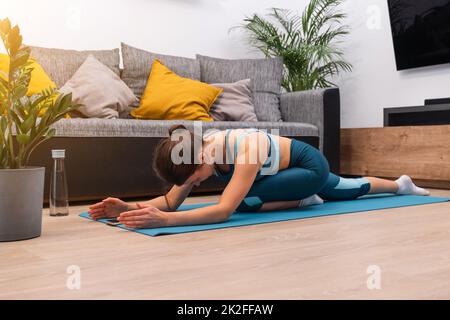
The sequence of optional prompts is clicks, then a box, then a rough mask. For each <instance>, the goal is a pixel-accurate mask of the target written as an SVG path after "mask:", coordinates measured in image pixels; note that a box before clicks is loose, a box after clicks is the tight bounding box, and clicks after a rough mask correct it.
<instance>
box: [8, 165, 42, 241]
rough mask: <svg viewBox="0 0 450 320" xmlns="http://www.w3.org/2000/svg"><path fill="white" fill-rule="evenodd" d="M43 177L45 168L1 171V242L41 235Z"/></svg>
mask: <svg viewBox="0 0 450 320" xmlns="http://www.w3.org/2000/svg"><path fill="white" fill-rule="evenodd" d="M44 174H45V168H43V167H42V168H41V167H27V168H24V169H0V241H16V240H25V239H31V238H36V237H39V236H40V235H41V230H42V207H43V199H44Z"/></svg>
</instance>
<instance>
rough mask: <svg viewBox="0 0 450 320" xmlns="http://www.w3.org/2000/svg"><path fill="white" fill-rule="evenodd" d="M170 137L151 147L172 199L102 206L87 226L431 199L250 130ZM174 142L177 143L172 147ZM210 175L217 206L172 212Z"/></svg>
mask: <svg viewBox="0 0 450 320" xmlns="http://www.w3.org/2000/svg"><path fill="white" fill-rule="evenodd" d="M169 134H170V137H168V138H167V139H164V140H162V141H161V142H160V143H159V144H158V146H157V147H156V150H155V156H154V160H153V169H154V171H155V172H156V174H157V175H158V176H159V177H160V178H161V179H162V180H164V181H165V182H167V183H170V184H173V187H172V188H171V189H170V191H169V192H167V194H165V195H164V196H160V197H157V198H155V199H152V200H149V201H147V202H142V203H136V204H127V203H125V202H123V201H122V200H120V199H117V198H107V199H104V200H103V201H102V202H99V203H96V204H94V205H92V206H91V207H90V209H89V215H90V216H91V218H93V219H101V218H115V217H117V218H118V221H119V222H120V223H122V224H124V225H125V226H126V227H128V228H156V227H164V226H179V225H196V224H208V223H217V222H223V221H226V220H227V219H228V218H229V217H230V216H231V214H232V213H233V212H235V211H240V212H257V211H259V212H262V211H272V210H283V209H291V208H296V207H305V206H309V205H317V204H321V203H323V201H324V200H332V201H337V200H350V199H356V198H358V197H360V196H363V195H365V194H376V193H386V192H387V193H395V194H399V195H404V194H414V195H424V196H425V195H429V194H430V193H429V191H427V190H425V189H422V188H419V187H417V186H416V185H415V184H414V183H413V182H412V180H411V178H410V177H409V176H407V175H402V176H401V177H400V178H398V179H397V180H395V181H391V180H385V179H380V178H375V177H361V178H343V177H340V176H337V175H335V174H333V173H331V172H330V169H329V164H328V161H327V160H326V158H325V157H324V156H323V155H322V154H321V153H320V151H319V150H318V149H316V148H315V147H313V146H311V145H309V144H307V143H304V142H302V141H298V140H295V139H289V138H286V137H281V136H278V135H273V134H270V133H266V132H264V131H261V130H259V129H255V128H250V129H228V130H223V131H213V132H210V133H209V134H206V135H204V136H202V137H199V136H197V135H194V134H193V133H192V132H190V131H188V130H187V129H186V128H185V127H184V126H183V125H177V126H173V127H171V128H170V130H169ZM175 134H176V135H177V136H178V137H179V139H178V140H177V139H173V138H174V137H175ZM180 137H181V139H180ZM196 145H197V146H198V145H199V146H201V147H200V148H198V147H196ZM211 175H216V176H217V177H218V178H219V179H221V180H223V181H225V182H227V186H226V188H225V190H224V191H223V193H222V195H221V197H220V199H219V201H218V203H217V204H214V205H210V206H205V207H201V208H196V209H192V210H187V211H176V210H177V208H178V207H179V206H180V205H181V204H182V203H183V201H184V200H185V199H186V197H187V196H188V195H189V193H190V191H191V189H192V188H193V187H194V186H199V185H200V183H201V182H202V181H204V180H206V179H207V178H209V177H210V176H211Z"/></svg>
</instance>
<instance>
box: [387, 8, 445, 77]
mask: <svg viewBox="0 0 450 320" xmlns="http://www.w3.org/2000/svg"><path fill="white" fill-rule="evenodd" d="M388 5H389V16H390V19H391V30H392V37H393V39H394V50H395V59H396V62H397V70H404V69H410V68H417V67H423V66H429V65H435V64H443V63H450V0H388Z"/></svg>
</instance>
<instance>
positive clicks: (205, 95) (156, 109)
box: [131, 60, 223, 121]
mask: <svg viewBox="0 0 450 320" xmlns="http://www.w3.org/2000/svg"><path fill="white" fill-rule="evenodd" d="M222 91H223V89H220V88H216V87H214V86H211V85H209V84H207V83H203V82H200V81H196V80H192V79H188V78H183V77H180V76H179V75H177V74H175V73H174V72H172V71H171V70H170V69H168V68H167V67H166V66H164V65H163V64H162V63H161V62H160V61H159V60H155V61H154V62H153V65H152V70H151V72H150V75H149V77H148V82H147V87H146V88H145V91H144V94H143V95H142V99H141V102H140V106H139V108H137V109H134V110H133V111H131V115H132V116H133V117H135V118H138V119H154V120H180V119H181V120H201V121H214V120H213V118H212V117H211V116H210V115H209V114H208V111H209V108H210V107H211V105H212V104H213V103H214V101H215V100H216V99H217V97H218V96H219V95H220V94H221V93H222Z"/></svg>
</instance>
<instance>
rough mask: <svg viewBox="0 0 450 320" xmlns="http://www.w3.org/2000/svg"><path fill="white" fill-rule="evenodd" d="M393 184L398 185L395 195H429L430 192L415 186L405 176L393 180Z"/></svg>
mask: <svg viewBox="0 0 450 320" xmlns="http://www.w3.org/2000/svg"><path fill="white" fill-rule="evenodd" d="M395 182H397V185H398V190H397V192H396V193H397V194H414V195H418V196H429V195H430V191H428V190H425V189H423V188H420V187H418V186H416V185H415V184H414V182H412V180H411V178H410V177H409V176H407V175H405V174H404V175H402V176H401V177H400V178H398V179H397V180H395Z"/></svg>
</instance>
